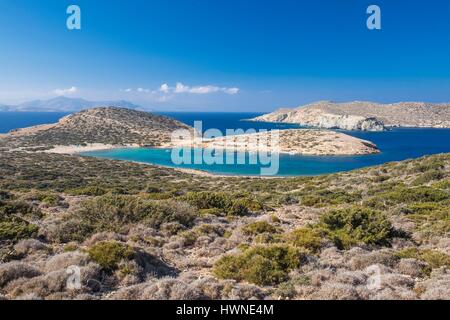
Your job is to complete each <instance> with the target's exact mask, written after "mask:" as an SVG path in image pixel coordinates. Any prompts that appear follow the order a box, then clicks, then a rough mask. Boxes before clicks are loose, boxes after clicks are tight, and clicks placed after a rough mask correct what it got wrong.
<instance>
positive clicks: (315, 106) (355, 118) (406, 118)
mask: <svg viewBox="0 0 450 320" xmlns="http://www.w3.org/2000/svg"><path fill="white" fill-rule="evenodd" d="M251 121H260V122H282V123H296V124H299V125H302V126H308V127H317V128H326V129H343V130H361V131H383V130H386V128H389V127H420V128H450V104H429V103H419V102H410V103H409V102H401V103H395V104H385V105H384V104H378V103H373V102H363V101H355V102H349V103H334V102H330V101H319V102H316V103H312V104H309V105H305V106H301V107H298V108H296V109H286V108H284V109H279V110H276V111H274V112H272V113H269V114H265V115H262V116H260V117H256V118H254V119H251Z"/></svg>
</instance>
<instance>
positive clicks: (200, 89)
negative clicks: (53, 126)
mask: <svg viewBox="0 0 450 320" xmlns="http://www.w3.org/2000/svg"><path fill="white" fill-rule="evenodd" d="M168 90H169V87H167V91H168ZM239 91H240V90H239V88H225V87H222V88H221V87H217V86H213V85H206V86H197V87H190V86H186V85H184V84H182V83H181V82H178V83H177V85H176V87H175V89H174V92H175V93H192V94H208V93H214V92H224V93H226V94H230V95H234V94H237V93H238V92H239Z"/></svg>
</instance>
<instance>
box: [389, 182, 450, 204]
mask: <svg viewBox="0 0 450 320" xmlns="http://www.w3.org/2000/svg"><path fill="white" fill-rule="evenodd" d="M382 196H383V197H384V198H386V199H387V200H390V201H392V202H394V203H412V202H439V201H443V200H446V199H449V194H448V193H447V192H445V191H442V190H440V189H436V188H432V187H427V186H421V187H416V188H396V189H395V190H393V191H391V192H387V193H384V194H382Z"/></svg>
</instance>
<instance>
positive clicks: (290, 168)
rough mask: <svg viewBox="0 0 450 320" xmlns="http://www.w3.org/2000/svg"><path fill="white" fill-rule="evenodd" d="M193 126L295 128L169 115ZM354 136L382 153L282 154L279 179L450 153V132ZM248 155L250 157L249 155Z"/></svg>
mask: <svg viewBox="0 0 450 320" xmlns="http://www.w3.org/2000/svg"><path fill="white" fill-rule="evenodd" d="M166 115H168V116H171V117H173V118H176V119H178V120H180V121H182V122H185V123H187V124H189V125H193V122H194V121H198V120H201V121H202V122H203V129H205V130H206V129H209V128H217V129H219V130H221V131H222V132H225V130H226V129H236V128H242V129H244V130H246V129H249V128H255V129H287V128H295V127H296V126H295V125H286V124H273V123H254V122H246V121H240V120H241V119H248V118H251V117H253V116H255V114H248V113H204V114H201V113H167V114H166ZM345 133H347V134H350V135H352V136H355V137H358V138H361V139H365V140H369V141H372V142H374V143H375V144H377V145H378V147H379V148H380V150H381V153H380V154H376V155H364V156H302V155H288V154H281V155H280V166H279V172H278V175H279V176H306V175H321V174H327V173H334V172H341V171H349V170H353V169H358V168H363V167H368V166H373V165H378V164H383V163H386V162H391V161H400V160H405V159H413V158H418V157H421V156H425V155H431V154H437V153H445V152H450V129H420V128H401V129H400V128H396V129H392V130H390V131H386V132H356V131H352V132H345ZM84 155H86V156H94V157H100V158H108V159H116V160H126V161H136V162H142V163H150V164H156V165H161V166H168V167H178V168H184V169H195V170H203V171H207V172H211V173H214V174H223V175H259V173H260V167H261V166H260V165H250V164H246V165H237V164H234V165H226V164H223V165H222V164H220V165H219V164H215V165H206V164H200V165H196V164H189V165H174V164H173V162H172V159H171V150H168V149H149V148H130V149H113V150H102V151H93V152H86V153H84ZM247 156H248V155H247ZM247 163H248V162H247Z"/></svg>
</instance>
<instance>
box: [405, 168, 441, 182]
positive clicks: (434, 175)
mask: <svg viewBox="0 0 450 320" xmlns="http://www.w3.org/2000/svg"><path fill="white" fill-rule="evenodd" d="M443 177H444V173H443V172H442V171H441V170H435V169H433V170H429V171H426V172H425V173H423V174H422V175H421V176H419V177H418V178H417V179H415V180H414V181H413V183H412V184H413V185H415V186H418V185H422V184H426V183H428V182H430V181H434V180H440V179H442V178H443Z"/></svg>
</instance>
